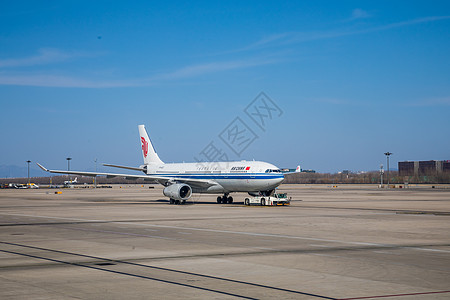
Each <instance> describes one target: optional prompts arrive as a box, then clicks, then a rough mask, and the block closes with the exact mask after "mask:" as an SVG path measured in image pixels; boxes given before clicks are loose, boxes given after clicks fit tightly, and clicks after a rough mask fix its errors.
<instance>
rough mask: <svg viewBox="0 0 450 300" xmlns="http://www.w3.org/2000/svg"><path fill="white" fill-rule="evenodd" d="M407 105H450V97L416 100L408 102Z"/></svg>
mask: <svg viewBox="0 0 450 300" xmlns="http://www.w3.org/2000/svg"><path fill="white" fill-rule="evenodd" d="M407 106H422V107H423V106H430V107H433V106H450V97H441V98H431V99H425V100H421V101H416V102H412V103H410V104H408V105H407Z"/></svg>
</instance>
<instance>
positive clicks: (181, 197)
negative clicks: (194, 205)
mask: <svg viewBox="0 0 450 300" xmlns="http://www.w3.org/2000/svg"><path fill="white" fill-rule="evenodd" d="M163 194H164V196H166V197H169V198H170V199H174V200H178V201H186V200H188V199H189V198H191V195H192V188H191V187H190V186H189V185H187V184H184V183H175V184H171V185H169V186H167V187H165V188H164V190H163Z"/></svg>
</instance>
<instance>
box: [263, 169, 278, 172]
mask: <svg viewBox="0 0 450 300" xmlns="http://www.w3.org/2000/svg"><path fill="white" fill-rule="evenodd" d="M265 173H281V170H280V169H267V170H266V171H265Z"/></svg>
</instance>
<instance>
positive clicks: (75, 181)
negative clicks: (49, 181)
mask: <svg viewBox="0 0 450 300" xmlns="http://www.w3.org/2000/svg"><path fill="white" fill-rule="evenodd" d="M77 180H78V177H75V180H66V181H64V185H72V184H75V183H78V181H77Z"/></svg>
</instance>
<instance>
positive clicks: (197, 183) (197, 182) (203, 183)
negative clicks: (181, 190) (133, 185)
mask: <svg viewBox="0 0 450 300" xmlns="http://www.w3.org/2000/svg"><path fill="white" fill-rule="evenodd" d="M36 164H37V165H38V166H39V167H40V168H41V169H42V170H44V171H45V172H50V173H58V174H73V175H81V176H91V177H96V176H106V177H107V178H114V177H124V178H125V179H131V180H133V179H144V180H145V181H151V182H157V183H159V184H162V185H164V186H166V185H168V184H171V183H176V182H179V183H186V184H189V185H191V186H193V187H200V188H205V187H208V186H213V185H217V182H214V181H212V180H201V179H195V178H180V177H176V176H173V177H164V176H157V175H130V174H117V173H103V172H84V171H64V170H49V169H47V168H45V167H44V166H42V165H41V164H39V163H36Z"/></svg>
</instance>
